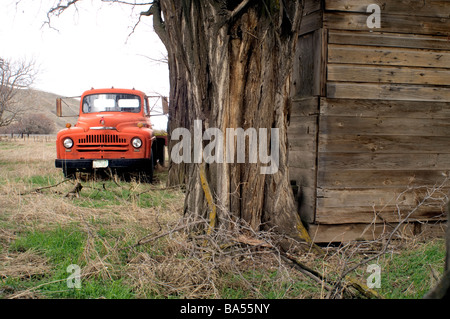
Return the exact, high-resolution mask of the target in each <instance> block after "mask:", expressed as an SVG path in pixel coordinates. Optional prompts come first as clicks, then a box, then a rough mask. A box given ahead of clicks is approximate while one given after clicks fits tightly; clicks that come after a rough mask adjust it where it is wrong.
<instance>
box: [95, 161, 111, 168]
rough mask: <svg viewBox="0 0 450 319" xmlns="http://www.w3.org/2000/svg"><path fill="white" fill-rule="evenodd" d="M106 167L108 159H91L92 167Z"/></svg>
mask: <svg viewBox="0 0 450 319" xmlns="http://www.w3.org/2000/svg"><path fill="white" fill-rule="evenodd" d="M106 167H108V160H95V161H92V168H106Z"/></svg>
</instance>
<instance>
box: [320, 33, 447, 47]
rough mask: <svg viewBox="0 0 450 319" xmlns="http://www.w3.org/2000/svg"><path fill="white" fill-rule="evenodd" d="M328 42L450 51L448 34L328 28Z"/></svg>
mask: <svg viewBox="0 0 450 319" xmlns="http://www.w3.org/2000/svg"><path fill="white" fill-rule="evenodd" d="M328 43H329V44H349V45H367V46H381V47H397V48H416V49H433V50H447V51H450V41H449V39H448V36H436V35H422V34H405V33H383V32H377V31H373V32H367V31H343V30H329V31H328Z"/></svg>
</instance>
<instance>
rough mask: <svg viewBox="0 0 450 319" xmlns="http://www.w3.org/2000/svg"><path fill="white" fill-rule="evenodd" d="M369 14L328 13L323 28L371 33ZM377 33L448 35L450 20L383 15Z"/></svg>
mask: <svg viewBox="0 0 450 319" xmlns="http://www.w3.org/2000/svg"><path fill="white" fill-rule="evenodd" d="M369 15H370V14H369V13H365V14H364V13H353V12H336V11H328V12H325V13H324V14H323V27H324V28H327V29H337V30H355V31H370V30H371V29H369V27H368V26H367V18H368V17H369ZM375 31H380V32H395V33H410V34H411V33H413V34H433V35H444V36H445V35H448V33H449V32H450V19H449V18H448V17H447V18H440V17H420V18H418V17H415V16H413V15H410V16H408V15H395V14H389V13H383V14H382V15H381V28H378V29H376V30H375Z"/></svg>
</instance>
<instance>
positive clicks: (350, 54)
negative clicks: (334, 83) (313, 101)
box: [328, 21, 450, 68]
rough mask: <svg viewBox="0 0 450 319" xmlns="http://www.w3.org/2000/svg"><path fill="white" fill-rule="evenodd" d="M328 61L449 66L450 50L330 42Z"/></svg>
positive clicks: (434, 66) (435, 66)
mask: <svg viewBox="0 0 450 319" xmlns="http://www.w3.org/2000/svg"><path fill="white" fill-rule="evenodd" d="M449 24H450V21H449ZM328 63H347V64H373V65H391V66H415V67H433V68H449V66H450V51H443V50H429V49H410V48H393V47H376V48H373V47H371V46H361V45H340V44H330V45H328Z"/></svg>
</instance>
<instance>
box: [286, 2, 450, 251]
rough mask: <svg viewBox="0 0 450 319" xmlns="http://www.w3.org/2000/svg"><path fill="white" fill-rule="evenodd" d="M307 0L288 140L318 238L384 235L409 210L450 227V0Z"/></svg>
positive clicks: (418, 224) (435, 226) (294, 174)
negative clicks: (449, 222) (449, 215)
mask: <svg viewBox="0 0 450 319" xmlns="http://www.w3.org/2000/svg"><path fill="white" fill-rule="evenodd" d="M305 2H306V4H305V10H304V16H303V20H302V26H301V29H300V30H301V34H300V37H299V41H298V45H297V52H296V63H295V67H294V77H293V79H292V85H293V95H292V110H291V117H290V126H289V129H288V138H289V143H290V152H289V166H290V169H289V172H290V179H291V181H292V183H295V184H296V185H297V186H298V194H297V199H298V204H299V212H300V215H301V217H302V220H303V221H304V222H305V223H306V224H308V225H309V231H310V235H311V237H313V238H314V239H315V241H316V242H330V241H346V240H352V239H357V238H366V239H372V238H374V237H377V236H378V235H380V234H381V233H382V232H389V231H392V229H393V227H395V226H396V225H397V224H398V223H399V222H400V221H402V220H403V219H404V218H406V217H408V215H409V218H408V222H409V223H407V224H405V226H404V227H403V226H402V228H401V229H402V231H407V232H408V233H414V234H417V233H419V232H423V231H432V232H438V231H442V227H443V226H444V225H443V223H442V221H443V220H445V219H446V214H445V204H446V201H447V197H446V196H447V195H448V190H449V187H448V186H449V185H450V180H449V183H447V179H449V178H450V1H449V0H440V1H439V0H436V1H429V0H402V1H399V0H384V1H382V0H322V1H321V0H306V1H305ZM369 5H372V6H371V7H370V8H369V9H370V10H369V12H368V7H369ZM373 5H375V6H373ZM377 9H379V10H377ZM374 19H379V22H380V25H379V28H376V27H374V23H373V22H376V20H374Z"/></svg>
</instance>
